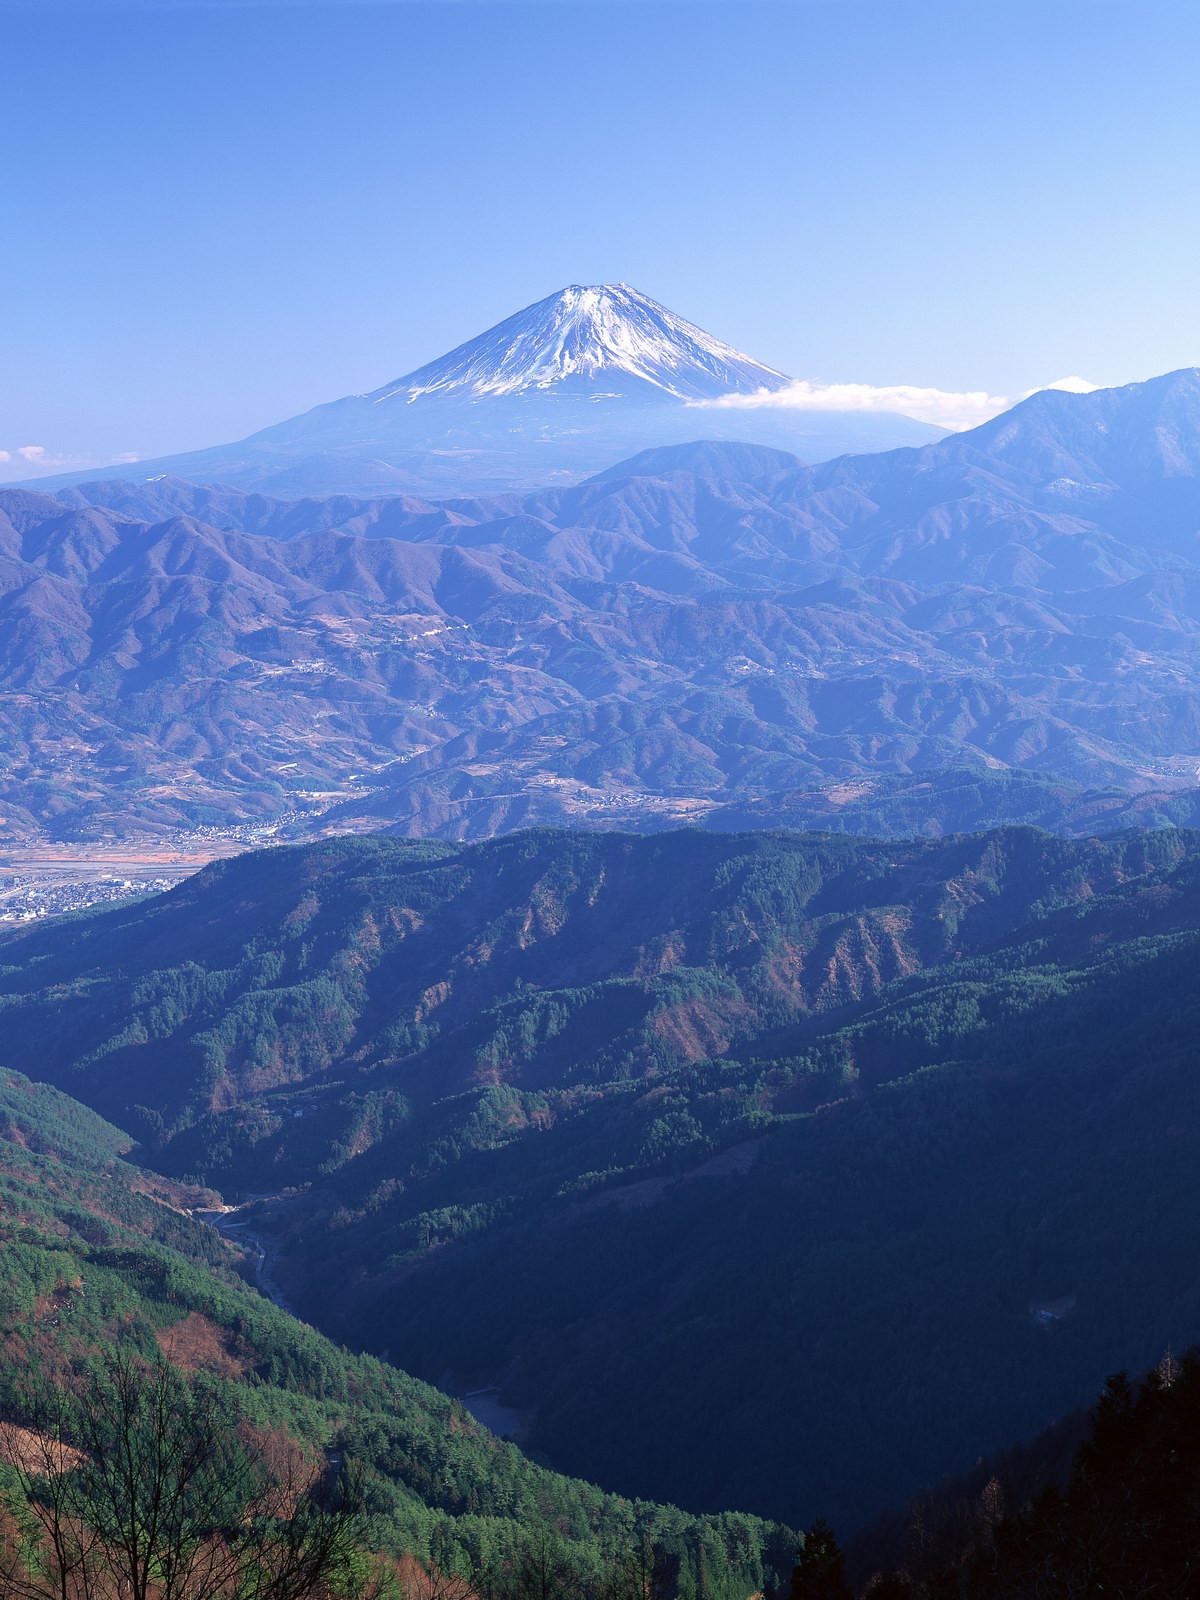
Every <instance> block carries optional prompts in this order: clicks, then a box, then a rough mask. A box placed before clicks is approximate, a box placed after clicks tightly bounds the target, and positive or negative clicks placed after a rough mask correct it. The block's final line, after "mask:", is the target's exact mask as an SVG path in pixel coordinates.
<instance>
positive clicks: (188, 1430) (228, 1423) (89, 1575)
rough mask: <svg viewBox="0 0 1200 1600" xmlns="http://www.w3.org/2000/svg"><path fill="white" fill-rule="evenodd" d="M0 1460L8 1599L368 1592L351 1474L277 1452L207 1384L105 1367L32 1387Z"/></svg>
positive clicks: (3, 1428) (3, 1438)
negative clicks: (90, 1378)
mask: <svg viewBox="0 0 1200 1600" xmlns="http://www.w3.org/2000/svg"><path fill="white" fill-rule="evenodd" d="M19 1413H20V1420H19V1421H9V1422H0V1455H2V1456H3V1457H4V1458H5V1459H6V1460H7V1461H8V1462H9V1464H10V1467H11V1470H12V1472H13V1474H14V1475H15V1478H16V1482H17V1485H18V1487H19V1491H20V1502H21V1503H20V1505H19V1506H18V1507H17V1508H15V1509H16V1511H17V1513H18V1519H17V1524H16V1526H15V1528H14V1530H13V1531H12V1533H11V1534H10V1536H9V1538H8V1539H7V1541H6V1546H5V1548H4V1551H3V1554H2V1555H0V1593H2V1594H3V1595H4V1596H5V1600H9V1597H11V1600H330V1597H335V1596H336V1597H339V1600H340V1597H343V1596H351V1595H353V1594H355V1593H356V1592H357V1594H360V1595H361V1594H363V1593H364V1591H365V1588H366V1583H365V1581H364V1580H363V1579H362V1578H361V1576H360V1573H359V1567H360V1565H361V1558H360V1555H359V1549H358V1543H359V1541H358V1531H359V1503H360V1497H359V1495H358V1493H357V1492H356V1489H355V1486H354V1484H353V1482H351V1481H350V1479H349V1476H348V1474H347V1472H346V1469H345V1468H344V1467H343V1468H339V1469H338V1470H337V1471H335V1470H333V1469H332V1468H331V1467H330V1465H329V1464H328V1463H327V1462H326V1460H325V1458H324V1456H319V1457H318V1458H317V1459H316V1460H315V1461H314V1460H313V1459H312V1458H311V1457H310V1456H306V1455H305V1453H304V1452H303V1451H301V1450H300V1449H299V1447H298V1446H296V1445H295V1444H294V1443H292V1442H290V1441H287V1440H284V1439H281V1438H276V1440H275V1441H274V1444H273V1447H272V1448H269V1449H268V1447H267V1445H266V1443H264V1441H263V1439H262V1438H261V1437H260V1436H258V1435H256V1434H254V1432H253V1431H252V1430H251V1429H249V1428H247V1427H246V1426H244V1425H242V1424H239V1422H238V1420H237V1418H236V1417H234V1416H233V1415H231V1414H230V1412H229V1411H228V1409H227V1408H226V1407H225V1406H224V1405H223V1404H222V1403H221V1401H220V1400H219V1399H218V1397H217V1391H216V1390H215V1389H214V1388H213V1387H212V1386H211V1385H192V1384H190V1383H188V1382H187V1381H186V1380H185V1379H184V1378H183V1377H182V1376H181V1374H180V1373H178V1372H177V1371H176V1370H175V1368H173V1367H171V1366H170V1365H169V1364H168V1363H167V1362H165V1361H162V1360H159V1361H157V1362H154V1363H145V1362H143V1361H140V1360H138V1359H135V1358H133V1357H130V1356H129V1355H127V1354H124V1353H122V1352H117V1353H115V1354H113V1355H112V1356H110V1357H109V1358H108V1360H107V1361H106V1362H105V1364H104V1368H103V1372H102V1374H101V1377H100V1379H99V1381H98V1382H96V1383H94V1384H91V1385H89V1386H88V1387H86V1388H84V1387H81V1386H78V1385H75V1386H68V1385H65V1384H63V1383H57V1384H46V1383H39V1384H33V1383H31V1384H29V1385H28V1386H27V1387H26V1389H25V1391H24V1393H23V1395H22V1396H21V1397H20V1399H19Z"/></svg>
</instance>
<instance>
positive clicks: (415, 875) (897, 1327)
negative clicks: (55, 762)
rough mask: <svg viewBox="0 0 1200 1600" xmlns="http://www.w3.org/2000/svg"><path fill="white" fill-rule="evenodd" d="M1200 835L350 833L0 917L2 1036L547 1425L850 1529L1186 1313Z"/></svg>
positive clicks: (143, 1148) (451, 1382)
mask: <svg viewBox="0 0 1200 1600" xmlns="http://www.w3.org/2000/svg"><path fill="white" fill-rule="evenodd" d="M1198 872H1200V838H1198V837H1197V836H1196V835H1193V834H1191V833H1188V832H1184V831H1179V830H1171V829H1164V830H1160V831H1157V832H1131V833H1126V834H1120V835H1116V836H1114V837H1111V838H1106V839H1103V840H1098V839H1080V840H1064V839H1060V838H1053V837H1051V836H1049V835H1047V834H1044V833H1040V832H1038V831H1036V830H1033V829H1029V828H1010V829H1003V830H998V831H996V832H993V833H990V834H984V835H971V836H955V837H951V838H948V839H944V840H938V841H922V842H909V843H894V842H891V843H886V842H885V843H881V842H878V841H859V840H854V839H848V838H834V837H831V836H820V835H789V834H769V833H762V834H756V835H744V836H738V835H729V836H716V835H712V834H702V833H695V832H681V833H675V834H664V835H658V836H655V837H648V838H647V837H640V838H635V837H631V836H621V835H607V836H604V835H579V834H565V833H555V832H550V831H538V832H532V833H529V834H518V835H514V836H510V837H508V838H505V839H501V840H497V841H494V842H491V843H487V844H482V845H470V846H450V845H441V844H429V843H421V844H413V843H405V842H401V841H391V840H384V839H361V838H360V839H354V840H347V839H340V840H332V841H328V842H326V843H323V844H320V845H316V846H309V847H304V848H299V849H287V850H275V851H270V852H266V853H262V854H259V855H255V856H247V857H243V858H240V859H238V860H236V861H232V862H226V863H221V864H218V865H215V866H213V867H211V868H209V869H207V870H206V871H205V872H204V873H202V874H200V875H199V876H198V877H196V878H195V879H193V880H191V881H190V882H188V883H187V884H185V885H183V886H181V887H180V888H179V889H178V890H175V891H173V892H172V893H171V894H169V895H166V896H163V897H161V898H160V899H158V900H156V901H153V902H149V903H146V904H143V905H140V906H135V907H129V908H125V909H122V910H118V911H113V912H108V913H104V914H102V915H94V916H85V917H82V918H77V919H74V920H64V921H62V922H60V923H58V924H56V925H52V926H48V927H43V928H38V929H35V930H31V931H28V932H21V933H19V934H15V935H9V936H7V937H6V938H5V940H4V941H3V943H2V944H0V961H2V963H3V970H2V971H0V1010H2V1011H3V1015H4V1018H5V1022H6V1024H7V1027H6V1037H7V1040H8V1059H9V1061H10V1062H11V1063H12V1064H13V1065H14V1066H16V1067H19V1068H20V1069H21V1070H23V1071H25V1072H27V1073H29V1074H30V1075H31V1076H36V1077H40V1078H45V1079H49V1080H52V1081H54V1082H56V1083H58V1084H59V1085H60V1086H61V1087H62V1088H64V1089H66V1090H67V1091H69V1092H70V1093H71V1094H72V1095H74V1096H76V1097H77V1098H79V1099H81V1100H84V1101H86V1102H87V1103H88V1104H90V1105H92V1106H94V1107H96V1108H97V1109H99V1110H101V1111H102V1112H103V1113H104V1114H105V1115H106V1116H108V1117H109V1118H110V1119H111V1120H112V1121H113V1122H115V1123H116V1124H117V1125H118V1126H119V1127H120V1128H122V1129H123V1130H125V1131H126V1132H127V1133H128V1134H129V1136H130V1137H131V1138H134V1139H136V1140H137V1141H138V1145H137V1149H136V1152H135V1153H136V1156H137V1159H138V1160H139V1161H141V1162H143V1163H145V1164H146V1165H147V1166H149V1167H153V1168H159V1169H161V1170H164V1171H166V1172H167V1173H169V1174H170V1175H171V1176H172V1177H174V1178H175V1179H177V1180H180V1181H188V1182H192V1183H204V1184H209V1185H212V1186H215V1187H217V1188H219V1189H220V1190H221V1191H222V1192H223V1193H224V1194H225V1195H226V1197H227V1198H234V1199H236V1198H238V1197H239V1196H241V1195H243V1194H258V1195H264V1194H265V1195H268V1196H271V1197H273V1198H270V1199H268V1200H264V1201H262V1202H261V1203H260V1204H259V1205H258V1206H257V1207H256V1208H254V1210H253V1212H252V1213H251V1214H250V1219H249V1225H250V1226H251V1228H252V1229H253V1231H254V1233H255V1235H256V1236H257V1237H260V1238H262V1239H264V1240H266V1242H267V1244H268V1245H269V1247H270V1249H271V1252H272V1271H273V1273H274V1276H275V1279H276V1281H277V1282H278V1283H279V1284H280V1285H281V1286H282V1288H283V1290H284V1291H285V1293H286V1295H287V1296H288V1298H289V1300H290V1301H291V1303H293V1304H294V1305H296V1306H297V1308H298V1309H300V1310H301V1311H302V1312H303V1314H305V1315H306V1316H308V1317H310V1318H311V1319H312V1320H313V1321H315V1322H316V1323H317V1324H318V1325H319V1326H320V1327H321V1328H322V1329H323V1330H324V1331H325V1332H327V1333H330V1334H332V1335H333V1336H334V1337H336V1338H337V1339H339V1340H341V1341H344V1342H345V1343H346V1344H348V1345H350V1346H352V1347H354V1348H356V1349H359V1350H362V1351H370V1352H374V1353H375V1354H377V1355H378V1354H386V1355H387V1357H388V1358H389V1359H390V1360H391V1361H394V1362H395V1363H397V1364H398V1365H399V1366H401V1367H403V1368H405V1369H406V1370H410V1371H414V1372H416V1373H419V1374H420V1375H421V1376H422V1377H424V1378H425V1379H428V1380H431V1381H433V1382H437V1383H441V1384H444V1385H446V1386H447V1387H451V1388H457V1389H458V1390H459V1391H463V1390H467V1389H475V1388H479V1387H491V1386H495V1387H497V1388H498V1389H499V1392H500V1398H501V1400H502V1401H503V1402H504V1403H505V1404H506V1405H508V1406H509V1407H510V1408H511V1409H512V1411H513V1412H515V1413H516V1414H517V1416H518V1418H519V1421H518V1423H517V1424H516V1431H517V1433H518V1436H519V1438H520V1439H521V1441H522V1443H523V1444H524V1445H525V1446H526V1448H528V1449H530V1450H533V1451H535V1452H538V1453H540V1455H541V1456H542V1457H543V1458H544V1459H547V1460H548V1461H550V1462H551V1463H553V1465H554V1467H555V1468H557V1469H559V1470H562V1471H567V1472H570V1473H575V1474H578V1475H580V1476H581V1477H585V1478H589V1479H592V1480H594V1481H597V1482H599V1483H600V1484H602V1485H604V1486H605V1487H606V1488H608V1489H610V1490H613V1491H619V1492H621V1493H626V1494H637V1495H640V1496H643V1497H645V1498H646V1499H648V1500H650V1499H654V1500H659V1499H662V1500H669V1501H672V1502H675V1503H677V1504H681V1505H684V1506H687V1507H688V1508H689V1510H691V1511H693V1512H700V1511H703V1512H711V1513H714V1514H715V1513H717V1512H720V1511H721V1510H722V1509H723V1508H725V1507H728V1506H731V1505H733V1506H742V1507H745V1508H747V1509H749V1510H752V1511H754V1512H757V1513H759V1514H761V1515H766V1516H768V1517H773V1518H778V1519H779V1520H781V1521H784V1522H787V1523H790V1524H793V1525H803V1526H806V1525H808V1524H809V1523H810V1522H811V1521H812V1520H813V1518H814V1517H816V1516H825V1517H827V1518H829V1519H830V1520H831V1521H832V1522H834V1523H835V1524H836V1525H837V1526H838V1527H839V1529H841V1530H843V1531H845V1532H850V1531H853V1530H854V1529H855V1528H856V1527H859V1526H862V1525H863V1524H865V1523H866V1522H867V1521H869V1520H870V1519H871V1518H872V1517H873V1516H875V1515H876V1514H878V1513H879V1512H880V1511H882V1510H883V1509H885V1508H887V1507H894V1506H895V1505H897V1504H898V1503H900V1502H902V1501H903V1500H905V1499H906V1498H907V1497H909V1496H910V1495H912V1494H914V1493H915V1492H917V1491H918V1490H919V1489H920V1488H921V1487H922V1486H923V1485H926V1484H928V1483H931V1482H934V1481H937V1480H938V1479H939V1478H941V1477H942V1476H944V1475H945V1474H947V1473H953V1472H956V1471H959V1470H962V1469H963V1468H964V1467H965V1466H967V1465H969V1463H970V1461H972V1460H974V1459H975V1458H976V1457H977V1456H978V1455H980V1454H989V1453H991V1452H994V1451H996V1450H999V1449H1002V1448H1004V1447H1005V1446H1007V1445H1009V1444H1011V1443H1012V1442H1013V1441H1015V1440H1017V1439H1019V1438H1021V1437H1028V1436H1030V1435H1032V1434H1034V1433H1036V1432H1037V1431H1038V1430H1039V1429H1041V1428H1043V1427H1045V1426H1046V1425H1047V1424H1049V1423H1051V1422H1052V1421H1053V1420H1054V1419H1055V1418H1057V1417H1061V1416H1063V1415H1064V1414H1066V1413H1068V1412H1070V1411H1071V1410H1073V1409H1074V1408H1075V1407H1078V1406H1079V1405H1081V1404H1083V1403H1085V1402H1086V1401H1087V1399H1088V1397H1089V1396H1090V1395H1092V1394H1094V1393H1095V1392H1096V1390H1097V1388H1098V1386H1099V1384H1100V1383H1101V1382H1102V1380H1103V1378H1104V1376H1105V1374H1106V1373H1108V1372H1110V1371H1112V1370H1113V1369H1114V1368H1116V1367H1118V1366H1123V1367H1126V1368H1128V1369H1130V1370H1138V1369H1139V1368H1142V1367H1145V1366H1146V1365H1148V1364H1149V1363H1150V1362H1152V1361H1153V1360H1155V1359H1156V1358H1157V1356H1158V1354H1159V1353H1160V1352H1161V1350H1162V1349H1163V1348H1164V1347H1165V1345H1167V1344H1168V1343H1174V1344H1175V1345H1176V1347H1178V1348H1182V1347H1184V1346H1186V1345H1187V1344H1188V1343H1189V1342H1190V1341H1191V1339H1192V1338H1194V1336H1195V1333H1196V1330H1197V1328H1200V1290H1198V1289H1197V1287H1196V1282H1195V1277H1194V1274H1193V1273H1192V1271H1191V1269H1190V1265H1189V1263H1190V1261H1191V1260H1192V1258H1193V1256H1194V1239H1193V1236H1192V1233H1191V1231H1190V1226H1189V1224H1188V1221H1187V1219H1188V1218H1189V1217H1190V1216H1192V1215H1194V1214H1195V1213H1196V1209H1197V1205H1198V1204H1200V1176H1198V1173H1200V1169H1198V1168H1197V1166H1196V1163H1195V1161H1194V1158H1193V1154H1192V1153H1193V1151H1194V1148H1195V1143H1196V1136H1197V1134H1198V1133H1200V1127H1198V1126H1197V1115H1198V1114H1197V1111H1196V1107H1195V1101H1194V1096H1193V1095H1192V1094H1191V1079H1192V1074H1193V1070H1194V1067H1193V1063H1194V1044H1193V1041H1194V1039H1195V1038H1196V1036H1197V1024H1198V1022H1200V1017H1198V1016H1197V1011H1196V1006H1197V1002H1196V999H1195V996H1194V990H1195V985H1194V981H1193V973H1194V970H1195V965H1196V954H1197V940H1198V938H1200V876H1198Z"/></svg>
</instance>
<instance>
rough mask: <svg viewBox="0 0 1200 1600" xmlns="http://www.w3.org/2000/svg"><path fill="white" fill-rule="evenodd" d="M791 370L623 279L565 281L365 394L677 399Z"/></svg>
mask: <svg viewBox="0 0 1200 1600" xmlns="http://www.w3.org/2000/svg"><path fill="white" fill-rule="evenodd" d="M787 382H788V380H787V379H786V378H785V377H784V376H783V374H782V373H779V372H775V371H773V370H772V369H771V368H770V367H764V366H762V365H761V364H760V363H759V362H757V361H753V360H751V358H750V357H749V356H744V355H742V354H741V352H740V351H738V350H735V349H733V347H732V346H731V345H727V344H723V343H722V342H721V341H720V340H719V339H714V338H713V337H712V335H711V334H708V333H705V332H704V331H703V329H701V328H697V327H696V326H694V324H692V323H690V322H685V321H684V319H683V318H682V317H677V316H676V315H675V313H674V312H673V311H668V310H667V308H666V306H663V305H660V304H659V303H658V301H657V300H651V299H650V297H649V296H648V295H644V294H639V293H638V291H637V290H636V289H631V288H630V286H629V285H628V284H626V283H618V284H597V285H590V286H585V285H582V284H572V285H571V286H570V287H569V288H566V289H561V290H560V291H559V292H558V293H557V294H552V295H549V296H548V297H547V298H546V299H545V300H539V301H538V302H537V303H536V304H535V305H531V306H527V307H526V308H525V310H524V311H518V312H517V314H516V315H515V316H512V317H508V318H506V320H505V321H504V322H499V323H497V324H496V326H495V327H494V328H489V329H488V330H487V332H486V333H481V334H480V335H479V336H478V337H477V338H475V339H471V340H468V342H467V343H466V344H463V345H459V347H458V349H457V350H452V351H450V353H449V355H445V356H442V357H441V359H440V360H438V361H431V362H430V363H429V364H428V366H424V367H420V368H418V370H417V371H416V372H411V373H409V374H408V376H407V377H404V378H401V379H399V380H398V381H397V382H396V383H391V384H388V385H386V386H385V387H384V388H383V389H379V390H377V391H376V392H375V393H374V394H372V395H371V396H370V397H369V398H370V399H372V400H374V401H377V402H380V401H384V400H401V401H412V400H417V399H420V398H422V397H423V396H426V395H430V396H440V395H445V396H450V395H456V396H459V397H466V398H469V397H471V396H478V397H483V396H487V395H492V396H503V395H515V394H520V393H522V392H523V391H526V390H530V389H540V390H547V389H561V388H563V387H566V388H569V389H571V390H574V391H579V390H583V391H585V392H591V393H595V394H600V393H629V392H630V391H631V390H632V391H634V392H636V391H638V390H641V389H643V388H644V387H646V386H648V387H649V388H651V389H655V390H659V391H661V392H662V393H664V394H667V395H673V396H675V397H676V398H678V399H681V400H695V399H711V398H714V397H716V396H719V395H725V394H747V393H753V392H755V391H757V390H761V389H778V388H781V387H782V386H783V385H784V384H786V383H787Z"/></svg>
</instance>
